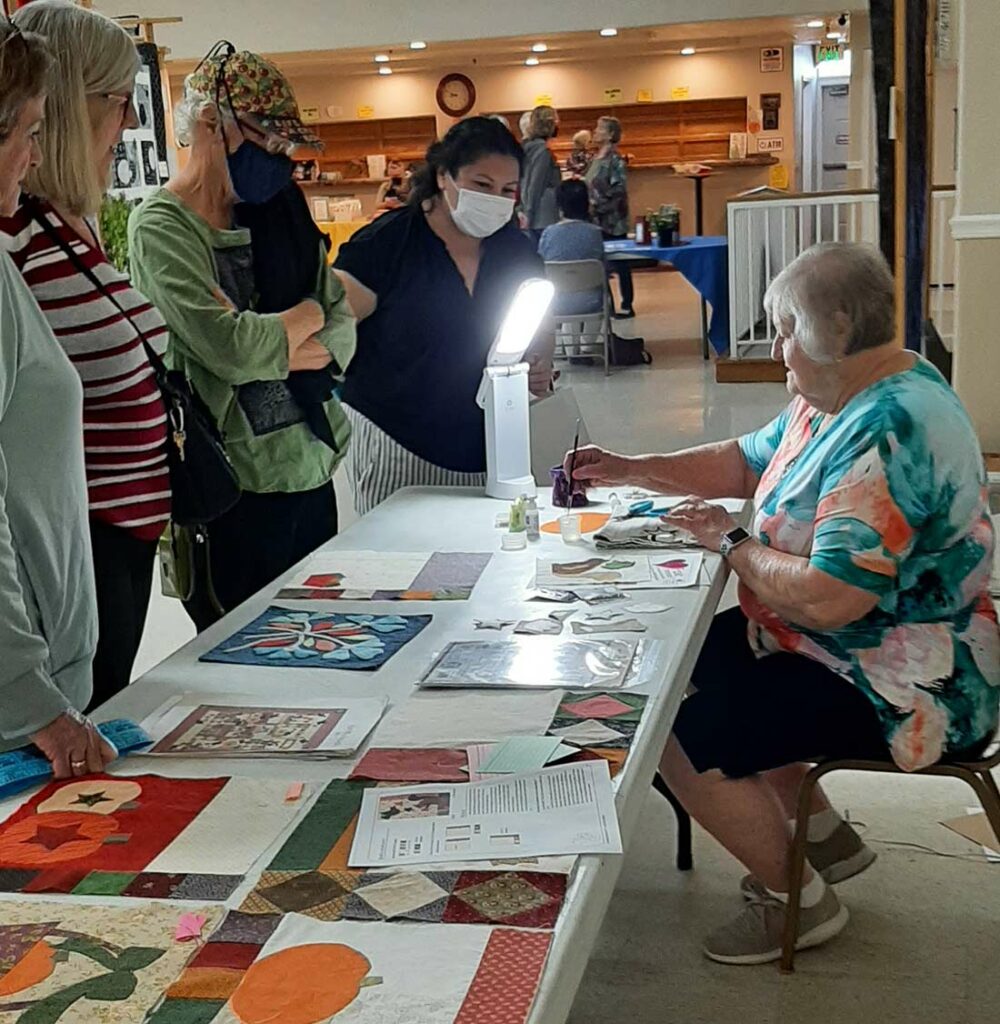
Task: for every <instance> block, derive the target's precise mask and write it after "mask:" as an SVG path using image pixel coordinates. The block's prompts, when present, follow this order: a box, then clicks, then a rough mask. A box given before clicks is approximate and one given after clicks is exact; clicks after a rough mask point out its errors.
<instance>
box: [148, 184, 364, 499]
mask: <svg viewBox="0 0 1000 1024" xmlns="http://www.w3.org/2000/svg"><path fill="white" fill-rule="evenodd" d="M128 238H129V257H130V260H131V273H132V282H133V284H134V285H135V287H136V288H137V289H139V291H141V292H142V293H143V295H145V296H146V297H147V298H148V299H149V300H150V302H152V303H153V305H155V306H156V307H157V309H158V310H159V311H160V313H161V315H162V316H163V318H164V320H166V322H167V327H168V328H169V330H170V335H169V340H168V344H167V362H168V363H169V364H170V365H171V366H172V367H174V368H175V369H178V370H183V372H184V373H185V374H186V375H187V377H188V379H189V380H190V381H191V383H192V384H193V385H194V388H195V390H196V391H197V392H198V395H199V396H200V397H201V399H202V401H204V402H205V404H206V405H207V406H208V408H209V411H210V412H211V413H212V416H213V418H214V419H215V422H216V423H217V424H218V426H219V429H220V430H221V431H222V434H223V436H224V438H225V441H226V453H227V454H228V455H229V458H230V460H231V461H232V463H233V466H234V467H235V469H236V472H237V475H238V476H239V480H240V484H241V486H242V487H243V488H244V490H247V491H254V492H257V493H262V492H284V493H292V492H298V491H306V490H311V489H313V488H315V487H320V486H321V485H323V484H325V483H326V482H327V481H328V480H329V479H330V477H331V476H332V474H333V471H334V469H335V468H336V466H337V463H338V462H339V461H340V459H341V458H342V457H343V454H344V453H345V452H346V450H347V442H348V439H349V437H350V433H351V428H350V425H349V424H348V422H347V416H346V414H345V413H344V410H343V409H342V408H341V407H340V403H339V401H338V400H337V399H336V398H331V399H330V401H328V402H327V403H326V406H325V409H326V415H327V420H328V421H329V423H330V429H331V431H332V433H333V439H334V443H335V444H336V446H337V451H336V452H334V451H332V450H331V449H330V448H329V447H328V446H327V445H326V444H324V443H323V442H322V441H320V440H318V439H317V438H316V437H314V436H313V433H312V431H311V430H310V429H309V427H308V426H307V425H306V424H305V423H295V424H292V425H291V426H288V427H283V428H281V429H279V430H273V431H271V432H270V433H267V434H262V435H260V436H256V435H254V433H253V431H252V429H251V427H250V424H249V422H248V420H247V417H246V416H245V415H244V413H243V410H242V408H241V407H240V405H239V403H238V401H237V399H236V388H237V386H238V385H240V384H249V383H251V382H253V381H276V380H284V379H285V378H286V377H287V376H288V338H287V334H286V333H285V327H284V324H283V323H282V321H281V318H280V316H279V315H278V314H277V313H257V312H255V311H254V310H252V309H250V310H244V311H243V312H237V311H236V310H234V309H233V308H232V307H231V305H229V304H227V300H226V298H225V296H224V295H223V293H222V292H221V290H220V287H219V281H218V277H217V272H216V264H215V256H214V253H215V251H216V250H221V249H231V248H235V247H240V246H249V244H250V232H249V231H248V230H247V229H245V228H239V229H236V230H221V229H218V228H213V227H211V225H209V224H208V223H207V222H206V221H204V220H202V219H201V217H199V216H197V214H195V213H194V212H193V211H192V210H190V209H189V208H188V207H187V206H185V205H184V204H183V203H182V202H181V201H180V200H179V199H178V198H177V197H176V196H175V195H174V194H173V193H172V192H170V191H168V190H167V189H160V190H159V191H157V192H155V193H154V194H153V195H151V196H149V197H147V198H146V199H145V200H143V202H142V203H141V204H140V205H139V206H138V207H136V209H135V210H134V211H133V213H132V216H131V217H130V218H129V231H128ZM321 257H322V258H321V259H320V261H319V264H320V270H319V277H318V278H317V281H316V288H315V291H314V292H313V294H312V295H311V296H310V298H313V299H315V300H316V301H317V302H318V303H319V304H320V305H321V306H322V308H323V312H324V313H325V315H326V324H325V326H324V327H323V329H322V330H321V331H320V332H319V333H318V334H317V335H316V338H317V340H318V341H319V342H320V344H322V345H323V346H324V347H325V348H327V349H328V350H329V351H330V352H331V353H332V354H333V356H334V357H335V358H336V359H337V362H338V363H339V365H340V366H345V367H346V366H347V364H348V363H349V362H350V361H351V358H352V357H353V355H354V349H355V344H356V333H355V322H354V318H353V317H352V316H351V314H350V311H349V309H348V306H347V300H346V298H345V296H344V288H343V285H342V284H341V283H340V280H339V279H338V278H336V277H335V276H334V275H333V273H332V271H331V270H330V268H329V267H328V266H327V263H326V251H325V249H324V250H323V252H322V254H321Z"/></svg>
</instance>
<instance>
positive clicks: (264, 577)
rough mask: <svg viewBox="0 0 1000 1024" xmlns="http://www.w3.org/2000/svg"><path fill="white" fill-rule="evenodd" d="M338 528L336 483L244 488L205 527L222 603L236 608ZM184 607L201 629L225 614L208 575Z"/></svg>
mask: <svg viewBox="0 0 1000 1024" xmlns="http://www.w3.org/2000/svg"><path fill="white" fill-rule="evenodd" d="M336 532H337V499H336V496H335V495H334V492H333V484H332V483H326V484H323V485H322V486H321V487H317V488H315V489H314V490H311V491H298V492H295V493H292V494H284V493H280V494H256V493H253V492H249V491H247V492H245V493H244V494H243V496H242V497H241V498H240V500H239V501H238V502H237V503H236V504H235V505H234V506H233V507H232V508H231V509H230V510H229V511H228V512H227V513H226V514H225V515H223V516H220V517H219V518H218V519H216V520H215V521H214V522H212V523H209V524H208V527H207V534H208V561H209V566H210V568H211V574H212V585H213V587H214V590H215V595H216V597H217V598H218V601H219V604H221V605H222V608H223V610H224V611H226V612H229V611H232V610H233V608H235V607H236V606H237V605H239V604H242V603H243V602H244V601H245V600H246V599H247V598H248V597H252V596H253V595H254V594H256V593H257V591H258V590H260V589H261V588H262V587H266V586H267V584H268V583H270V582H271V581H272V580H274V579H276V578H277V577H278V576H280V575H281V574H282V573H283V572H285V571H286V570H288V569H290V568H291V567H292V566H293V565H294V564H295V563H296V562H298V561H299V560H300V559H303V558H305V556H306V555H308V554H310V553H311V552H313V551H315V550H316V548H318V547H319V546H320V545H321V544H323V543H325V542H326V541H328V540H329V539H330V538H331V537H332V536H334V534H336ZM184 608H185V610H186V611H187V613H188V615H190V616H191V620H192V621H193V622H194V624H195V627H196V628H197V629H198V632H199V633H200V632H201V631H202V630H203V629H208V627H209V626H211V625H212V623H213V622H216V621H218V619H219V618H221V614H220V612H219V611H218V609H217V608H215V607H214V605H213V603H212V602H211V600H210V599H209V595H208V592H207V587H206V581H205V579H204V574H200V578H198V580H197V583H196V587H195V594H194V596H193V597H192V599H191V600H190V601H185V602H184Z"/></svg>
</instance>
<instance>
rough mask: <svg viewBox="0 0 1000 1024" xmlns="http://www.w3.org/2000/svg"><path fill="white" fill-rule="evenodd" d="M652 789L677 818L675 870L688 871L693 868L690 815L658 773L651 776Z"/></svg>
mask: <svg viewBox="0 0 1000 1024" xmlns="http://www.w3.org/2000/svg"><path fill="white" fill-rule="evenodd" d="M653 789H655V790H656V792H657V793H659V794H660V795H661V796H663V797H665V798H666V800H667V803H669V804H670V806H671V807H672V808H673V809H674V815H675V816H676V818H677V870H678V871H690V870H691V868H692V867H694V857H693V855H692V851H691V815H690V814H688V812H687V811H685V810H684V808H683V807H682V806H681V802H680V801H679V800H678V799H677V797H675V796H674V794H673V791H672V790H671V788H670V787H669V786H668V785H667V783H666V781H665V780H664V778H663V776H662V775H661V774H660V773H659V772H657V773H656V774H655V775H654V776H653Z"/></svg>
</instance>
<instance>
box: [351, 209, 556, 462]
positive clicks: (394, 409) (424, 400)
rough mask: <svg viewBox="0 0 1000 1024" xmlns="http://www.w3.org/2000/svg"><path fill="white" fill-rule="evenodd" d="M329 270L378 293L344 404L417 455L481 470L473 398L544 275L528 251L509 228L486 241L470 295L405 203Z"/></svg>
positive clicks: (418, 214)
mask: <svg viewBox="0 0 1000 1024" xmlns="http://www.w3.org/2000/svg"><path fill="white" fill-rule="evenodd" d="M334 265H335V267H336V268H337V269H338V270H343V271H345V272H346V273H348V274H350V275H351V276H352V277H353V278H355V279H356V280H357V281H359V282H360V283H361V284H363V285H365V287H367V288H369V289H371V291H373V292H374V293H375V294H376V295H377V296H378V305H377V306H376V309H375V312H374V313H372V314H371V316H369V317H367V318H366V319H365V320H363V321H362V322H361V323H360V324H358V347H357V352H356V354H355V356H354V359H353V361H352V362H351V364H350V366H349V367H348V370H347V378H346V381H345V384H344V389H343V396H342V397H343V400H344V401H345V402H347V403H348V404H349V405H351V406H352V407H353V408H355V409H357V411H358V412H360V413H361V414H362V415H363V416H366V417H367V418H368V419H370V420H371V421H372V422H373V423H375V424H376V425H377V426H378V427H380V428H381V429H382V430H384V431H385V432H386V433H387V434H388V435H389V436H390V437H392V438H393V440H395V441H397V442H398V443H399V444H401V445H402V446H403V447H404V448H407V449H408V450H409V451H411V452H413V453H414V454H415V455H418V456H420V458H422V459H426V460H427V461H428V462H432V463H434V464H435V465H437V466H442V467H444V468H445V469H451V470H456V471H458V472H464V473H479V472H483V471H484V470H485V468H486V452H485V442H484V435H483V412H482V410H481V409H479V408H478V406H477V405H476V392H477V391H478V389H479V382H480V379H481V378H482V374H483V367H484V365H485V363H486V357H487V355H488V354H489V349H490V345H491V344H492V343H493V339H494V337H495V336H496V333H497V330H498V329H499V327H500V323H501V321H502V320H503V317H504V314H505V313H506V311H507V307H508V305H509V304H510V301H511V299H512V298H513V297H514V293H515V292H516V291H517V288H518V286H519V285H520V284H521V282H522V281H524V280H526V279H527V278H529V277H541V276H543V275H544V264H543V263H542V260H541V258H540V257H539V256H538V254H537V253H536V252H535V249H534V246H533V245H532V244H531V242H530V241H529V240H528V239H527V238H526V237H525V236H524V235H523V234H522V233H521V232H520V231H519V230H518V229H517V228H516V227H515V226H514V225H513V224H508V225H506V226H505V227H503V228H501V229H500V230H499V231H498V232H496V234H493V235H491V236H490V237H489V238H485V239H483V242H482V252H481V255H480V263H479V272H478V275H477V277H476V284H475V287H474V288H473V291H472V294H470V293H469V290H468V289H467V288H466V286H465V281H464V280H463V279H462V275H461V274H460V273H459V270H458V268H457V267H456V266H455V263H454V261H453V260H452V258H451V256H450V255H449V253H448V250H447V249H446V248H445V245H444V242H442V241H441V239H440V238H438V236H437V235H436V234H434V232H433V231H432V230H431V228H430V225H429V224H428V223H427V218H426V217H425V215H424V212H423V210H421V209H420V207H418V206H407V207H405V208H404V209H402V210H396V211H393V212H392V213H386V214H383V215H382V216H381V217H379V218H378V219H377V220H375V221H373V222H372V223H371V224H369V225H367V226H366V227H364V228H362V229H361V230H360V231H358V232H357V233H356V234H355V235H354V236H353V237H352V238H351V240H350V241H349V242H346V243H345V244H344V245H342V246H341V247H340V251H339V253H338V255H337V259H336V263H335V264H334Z"/></svg>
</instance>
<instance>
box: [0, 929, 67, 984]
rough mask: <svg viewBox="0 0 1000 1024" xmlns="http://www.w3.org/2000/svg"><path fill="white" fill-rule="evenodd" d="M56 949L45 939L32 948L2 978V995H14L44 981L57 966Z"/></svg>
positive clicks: (0, 981)
mask: <svg viewBox="0 0 1000 1024" xmlns="http://www.w3.org/2000/svg"><path fill="white" fill-rule="evenodd" d="M55 955H56V951H55V950H54V949H53V948H52V947H51V946H50V945H49V944H48V943H47V942H45V941H44V940H42V941H41V942H36V943H35V944H34V945H33V946H32V947H31V949H29V950H28V952H27V953H25V954H24V956H22V957H21V959H20V960H18V962H17V963H16V964H14V966H13V967H12V968H11V969H10V970H9V971H8V972H7V973H6V974H5V975H4V976H3V977H2V978H0V996H12V995H13V994H14V993H15V992H23V991H24V990H25V989H26V988H31V986H32V985H37V984H38V983H39V982H40V981H44V980H45V979H46V978H47V977H48V976H49V975H50V974H51V973H52V971H53V969H54V967H55V960H54V957H55Z"/></svg>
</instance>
